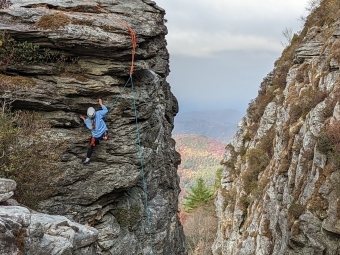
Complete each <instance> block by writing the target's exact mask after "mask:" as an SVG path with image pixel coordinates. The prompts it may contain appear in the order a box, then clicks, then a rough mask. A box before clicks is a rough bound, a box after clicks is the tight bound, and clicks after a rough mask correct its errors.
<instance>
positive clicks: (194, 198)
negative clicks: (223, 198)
mask: <svg viewBox="0 0 340 255" xmlns="http://www.w3.org/2000/svg"><path fill="white" fill-rule="evenodd" d="M213 197H214V195H213V193H212V192H211V190H210V189H209V188H208V187H207V185H206V184H205V181H204V180H203V178H202V177H200V178H198V179H197V180H196V184H195V185H194V186H190V188H189V191H188V196H185V197H184V203H183V205H184V208H185V211H187V212H190V211H192V210H193V209H195V208H197V207H200V206H202V205H204V204H206V203H207V202H208V201H209V200H211V199H213Z"/></svg>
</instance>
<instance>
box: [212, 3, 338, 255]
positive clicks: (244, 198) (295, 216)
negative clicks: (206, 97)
mask: <svg viewBox="0 0 340 255" xmlns="http://www.w3.org/2000/svg"><path fill="white" fill-rule="evenodd" d="M322 2H323V3H322V4H321V7H320V8H323V7H324V6H322V5H323V4H331V3H332V2H331V1H322ZM327 10H328V11H329V10H330V9H329V8H328V9H327ZM333 14H334V13H333ZM320 17H321V16H320V12H319V9H318V10H316V12H315V13H313V14H311V16H310V17H309V18H308V19H307V22H306V27H305V28H304V30H303V31H302V32H301V34H300V35H299V36H295V37H294V39H293V41H292V44H291V45H290V46H289V47H287V48H286V49H285V51H284V52H283V54H282V56H281V58H280V59H279V60H278V61H277V62H276V64H275V69H274V70H273V72H271V73H270V74H269V75H268V76H267V77H266V78H265V79H264V81H263V83H262V84H261V87H260V90H259V95H258V97H257V98H256V99H255V100H253V101H252V102H251V103H250V105H249V108H248V110H247V115H246V116H245V117H244V118H243V119H242V121H241V122H240V123H239V127H238V131H237V133H236V135H235V136H234V138H233V140H232V142H231V143H230V144H229V145H228V146H227V149H226V152H225V155H224V159H223V164H224V165H225V168H224V171H223V174H222V181H221V182H222V183H221V184H222V185H221V189H220V190H219V192H218V195H217V197H216V200H215V204H216V208H217V209H216V211H217V216H218V218H219V227H218V228H219V229H218V233H217V237H216V239H215V242H214V245H213V254H215V255H221V254H228V255H236V254H238V255H241V254H242V255H251V254H266V255H270V254H275V255H284V254H290V255H293V254H328V255H331V254H340V245H339V238H340V231H339V223H340V214H339V212H340V209H339V208H340V207H339V199H338V197H339V181H340V179H339V177H340V176H339V171H338V169H339V167H340V165H339V158H340V157H339V156H340V147H339V145H340V139H339V135H338V134H339V128H340V122H339V121H340V118H339V116H340V115H339V109H340V108H339V60H340V59H339V46H340V41H339V37H338V34H339V27H340V23H339V21H338V18H336V19H334V20H332V19H331V18H330V17H328V16H326V17H327V19H325V20H323V19H322V20H321V21H320ZM323 17H324V16H323Z"/></svg>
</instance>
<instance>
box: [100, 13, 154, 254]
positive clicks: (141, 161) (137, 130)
mask: <svg viewBox="0 0 340 255" xmlns="http://www.w3.org/2000/svg"><path fill="white" fill-rule="evenodd" d="M99 8H100V9H101V10H102V11H103V12H105V13H107V14H108V15H109V16H111V17H114V18H115V19H117V20H118V21H119V22H120V23H121V24H122V25H124V26H125V27H126V28H127V29H128V30H129V32H130V36H131V44H132V49H131V66H130V76H129V79H128V80H127V81H126V83H125V85H124V87H123V88H122V90H121V91H120V94H119V95H118V96H117V97H116V99H115V101H114V102H113V104H112V106H111V108H110V110H109V112H110V111H112V110H113V107H114V105H115V104H116V103H117V101H118V99H119V98H120V97H121V95H122V93H123V91H124V89H125V87H126V86H127V85H128V84H129V83H131V88H132V95H133V108H134V114H135V122H136V132H137V140H138V152H139V159H140V165H141V177H142V182H143V193H144V203H145V212H146V216H147V224H148V232H149V240H150V249H151V254H152V255H154V251H153V243H152V234H151V216H150V210H149V205H148V194H147V184H146V181H145V170H144V162H143V159H144V158H143V150H142V146H141V141H140V140H141V139H140V131H139V126H138V115H137V106H136V97H135V89H134V84H133V79H132V74H133V71H134V62H135V54H136V47H137V40H136V34H135V32H134V30H133V29H132V28H131V27H130V26H129V25H128V24H127V23H126V22H124V21H122V20H121V19H119V18H118V17H115V16H113V15H112V13H109V12H108V11H106V10H105V9H103V8H102V7H99Z"/></svg>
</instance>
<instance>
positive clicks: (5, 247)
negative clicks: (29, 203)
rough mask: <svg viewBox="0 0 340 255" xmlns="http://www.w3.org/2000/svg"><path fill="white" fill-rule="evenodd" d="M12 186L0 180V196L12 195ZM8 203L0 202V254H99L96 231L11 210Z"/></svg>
mask: <svg viewBox="0 0 340 255" xmlns="http://www.w3.org/2000/svg"><path fill="white" fill-rule="evenodd" d="M15 186H16V183H15V182H14V181H13V180H9V179H0V187H1V190H0V194H1V195H2V194H8V193H9V191H10V192H12V191H13V187H15ZM12 193H13V192H12ZM10 197H11V196H10ZM10 200H13V199H6V200H4V201H2V202H5V203H6V205H5V206H0V251H1V254H6V255H12V254H13V255H14V254H32V255H36V254H41V255H43V254H46V255H52V254H96V252H97V251H99V249H98V244H97V242H96V241H97V239H98V230H97V229H95V228H93V227H89V226H83V225H81V224H78V223H75V222H72V221H70V220H68V219H67V218H66V217H63V216H53V215H47V214H42V213H37V212H30V211H29V210H28V209H27V208H25V207H21V206H11V205H9V204H10V203H13V201H10Z"/></svg>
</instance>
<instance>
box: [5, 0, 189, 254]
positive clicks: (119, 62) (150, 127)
mask: <svg viewBox="0 0 340 255" xmlns="http://www.w3.org/2000/svg"><path fill="white" fill-rule="evenodd" d="M13 2H14V3H13V5H12V6H11V8H9V9H2V10H0V32H2V31H4V30H6V31H8V33H9V34H10V36H11V37H13V38H14V39H16V40H19V41H27V42H29V43H34V44H37V45H39V46H40V47H41V48H50V49H51V51H53V52H58V53H60V54H63V56H65V57H67V58H68V60H71V59H72V60H74V61H75V62H77V63H76V64H74V65H68V64H67V63H60V62H57V61H45V62H44V63H34V64H24V65H18V64H15V63H12V64H10V65H8V66H7V70H6V71H7V72H10V73H11V74H13V75H16V74H20V75H23V76H28V77H31V78H32V79H33V80H34V81H35V82H36V85H35V86H34V87H33V88H30V89H18V90H16V91H15V92H13V93H12V95H10V96H12V97H15V98H16V101H15V102H14V104H13V108H14V109H25V110H33V111H38V112H40V113H41V114H42V115H43V116H45V117H46V118H47V119H48V120H50V122H51V124H52V129H51V131H50V132H49V135H50V136H51V141H53V140H54V139H56V140H57V141H63V142H65V144H66V147H67V149H66V151H65V153H64V154H63V155H61V159H62V161H61V162H60V163H59V166H60V172H59V173H58V176H55V178H53V182H52V183H48V185H49V186H48V187H50V188H51V189H53V190H55V193H54V194H52V195H51V196H50V197H49V198H47V199H45V200H44V201H40V202H39V205H38V209H39V211H42V212H44V213H49V214H54V215H55V214H57V215H63V216H65V217H67V219H69V220H73V221H75V222H79V223H82V224H88V225H91V226H93V227H94V228H97V229H98V230H99V233H98V236H99V237H98V243H97V244H96V247H97V248H96V247H95V248H94V246H93V245H92V244H91V245H89V243H90V242H92V241H93V238H94V237H93V238H90V239H89V240H87V239H84V238H83V237H82V236H81V235H79V233H78V232H76V231H75V233H73V232H72V228H69V227H67V226H56V225H53V224H52V225H51V224H50V223H48V224H47V223H46V224H43V223H42V225H43V226H44V231H47V232H46V233H45V234H44V235H43V237H41V239H39V238H37V239H36V241H35V242H33V243H35V247H37V249H36V250H39V252H41V253H42V254H44V252H47V253H48V252H51V253H53V252H57V251H58V249H59V248H58V247H60V246H59V244H60V243H61V242H63V240H64V239H65V237H66V236H69V235H71V236H73V235H74V236H73V237H72V238H71V239H72V240H73V241H71V242H70V245H68V244H67V245H65V246H63V248H60V250H59V252H60V253H62V254H67V253H68V252H70V251H74V252H76V253H78V254H81V253H82V252H84V254H91V252H93V250H94V249H97V250H98V252H99V251H100V250H101V249H103V252H104V254H105V252H107V254H109V253H111V254H133V253H134V252H135V253H136V254H137V252H139V253H143V254H150V252H151V250H152V249H154V250H155V253H156V254H177V255H182V254H187V252H186V249H185V245H184V234H183V230H182V227H181V224H180V222H179V219H178V216H177V210H178V194H179V191H180V188H179V179H178V175H177V166H178V164H179V163H180V155H179V154H178V153H177V152H176V151H175V142H174V140H173V139H172V138H171V131H172V129H173V123H174V116H175V115H176V113H177V112H178V103H177V100H176V98H175V97H174V96H173V94H172V93H171V90H170V86H169V84H168V83H167V82H166V77H167V75H168V74H169V54H168V51H167V49H166V40H165V35H166V34H167V28H166V27H165V25H164V24H165V21H164V15H165V11H164V10H163V9H162V8H160V7H158V6H157V5H156V4H155V2H153V1H146V0H137V1H136V0H124V1H121V0H117V1H114V2H112V1H106V0H104V1H89V2H88V1H66V0H65V1H49V0H47V1H38V0H20V1H13ZM55 14H63V15H66V16H64V17H65V18H66V19H67V20H68V21H69V22H66V23H65V24H64V25H63V26H59V27H48V28H42V27H39V26H38V25H37V21H39V20H40V19H41V18H42V17H44V16H45V15H55ZM45 17H46V16H45ZM127 24H128V25H129V26H130V27H131V28H132V29H133V30H134V31H135V33H136V40H137V48H136V56H135V65H134V73H133V75H132V77H133V85H134V88H133V91H132V84H128V85H127V87H125V88H124V84H125V83H126V81H127V77H128V76H129V70H130V65H131V48H132V43H131V37H130V32H129V30H128V28H127ZM61 69H64V72H63V73H61V72H60V71H61ZM121 92H122V93H121ZM99 97H101V98H102V99H103V100H104V104H105V105H107V106H108V107H109V108H111V107H112V108H111V110H112V111H111V112H110V114H109V115H108V116H107V117H106V119H105V121H106V123H107V126H108V128H109V132H110V139H109V140H108V141H106V142H101V143H100V145H98V146H96V147H95V150H94V153H93V156H92V158H91V163H90V164H89V165H86V166H84V165H82V164H81V162H82V160H83V159H84V157H85V154H86V150H87V145H88V142H89V131H88V130H87V129H86V128H85V127H84V125H83V123H82V122H81V121H80V120H79V118H78V116H79V114H85V113H86V110H87V108H88V107H89V106H93V107H96V108H98V105H97V99H98V98H99ZM117 98H118V99H119V100H118V101H117V102H116V99H117ZM134 106H136V110H137V111H136V112H137V115H138V116H135V109H134ZM136 118H137V120H138V130H137V126H136ZM139 144H140V147H139ZM41 181H44V180H41ZM127 196H128V197H129V199H126V197H127ZM127 201H130V202H127ZM158 202H160V205H158ZM129 203H130V206H129ZM127 208H130V210H129V209H127ZM147 208H149V209H147ZM127 210H128V211H130V212H131V214H132V215H129V214H127V213H126V212H127ZM34 217H35V216H32V218H34ZM34 221H35V220H34ZM148 221H151V223H152V224H151V229H148V228H149V227H148ZM35 222H38V220H36V221H35ZM64 222H65V221H64ZM67 224H69V223H67ZM34 225H36V224H34ZM64 228H65V229H64ZM32 231H33V230H32ZM33 232H34V231H33ZM38 232H39V231H38ZM149 233H151V235H149ZM53 235H57V237H58V238H56V239H55V240H54V239H53ZM63 238H64V239H63ZM111 238H112V239H111ZM150 238H151V239H153V240H154V241H155V247H150V242H149V239H150ZM34 240H35V239H34ZM39 240H40V241H39ZM83 242H85V243H83ZM85 245H88V246H89V247H87V246H85ZM52 246H54V247H55V248H53V249H56V250H53V249H52ZM49 247H50V248H51V249H50V248H49ZM98 247H99V248H98ZM32 252H34V249H33V250H32ZM39 252H38V253H37V254H39ZM96 252H97V251H96ZM31 254H33V253H31Z"/></svg>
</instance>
